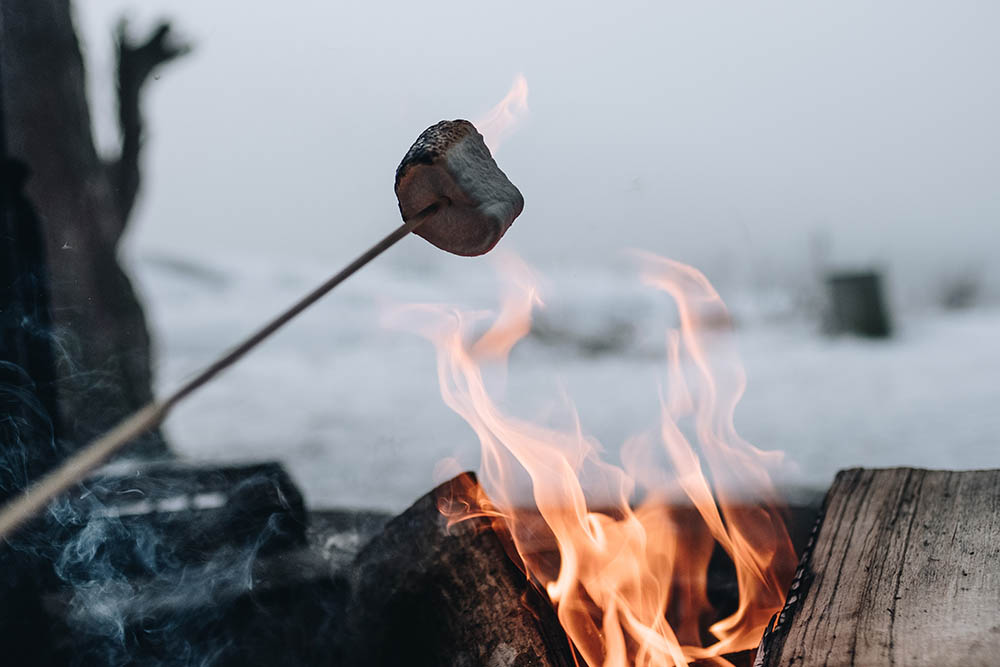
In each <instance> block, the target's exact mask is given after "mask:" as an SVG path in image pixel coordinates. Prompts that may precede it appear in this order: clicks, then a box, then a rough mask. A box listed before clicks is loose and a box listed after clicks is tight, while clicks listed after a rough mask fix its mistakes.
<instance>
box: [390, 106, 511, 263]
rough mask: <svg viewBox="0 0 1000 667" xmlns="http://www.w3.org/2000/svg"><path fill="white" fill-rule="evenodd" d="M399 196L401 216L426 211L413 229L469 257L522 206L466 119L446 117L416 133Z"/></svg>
mask: <svg viewBox="0 0 1000 667" xmlns="http://www.w3.org/2000/svg"><path fill="white" fill-rule="evenodd" d="M396 198H397V199H398V200H399V211H400V213H402V215H403V220H410V219H412V218H413V217H414V216H416V215H418V214H422V215H423V216H426V218H427V219H426V220H424V221H423V222H422V223H421V224H420V226H419V227H417V228H416V229H415V230H414V233H415V234H418V235H420V236H422V237H424V238H425V239H427V240H428V241H430V242H431V243H433V244H434V245H436V246H437V247H438V248H441V249H442V250H446V251H448V252H450V253H454V254H456V255H464V256H467V257H471V256H475V255H482V254H485V253H487V252H489V251H490V250H491V249H492V248H493V246H495V245H496V244H497V242H498V241H500V238H501V237H502V236H503V235H504V232H506V231H507V229H508V228H509V227H510V226H511V224H513V222H514V219H515V218H516V217H517V216H518V215H520V214H521V210H522V209H523V208H524V197H522V196H521V193H520V191H519V190H518V189H517V188H516V187H515V186H514V184H513V183H511V182H510V180H509V179H508V178H507V176H506V174H504V173H503V172H502V171H500V167H498V166H497V163H496V161H495V160H494V159H493V156H492V155H490V150H489V149H488V148H487V147H486V144H485V143H484V142H483V137H482V135H481V134H479V132H478V131H476V128H475V126H474V125H473V124H472V123H470V122H469V121H467V120H450V121H449V120H443V121H441V122H440V123H437V124H436V125H432V126H430V127H429V128H427V129H426V130H424V131H423V133H421V135H420V136H419V137H417V140H416V142H414V144H413V146H411V147H410V150H409V151H407V153H406V156H405V157H404V158H403V161H402V162H401V163H400V164H399V167H398V168H397V169H396ZM435 206H436V207H435Z"/></svg>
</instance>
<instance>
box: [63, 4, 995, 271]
mask: <svg viewBox="0 0 1000 667" xmlns="http://www.w3.org/2000/svg"><path fill="white" fill-rule="evenodd" d="M76 12H77V21H78V25H79V27H80V32H81V36H82V39H83V41H84V48H85V53H86V56H87V58H88V63H89V66H90V68H91V86H92V91H91V94H92V97H93V99H94V105H95V110H96V113H95V124H96V125H97V129H98V134H99V136H100V139H101V142H102V144H104V145H111V144H113V141H114V125H113V122H112V118H113V113H112V112H113V105H112V96H111V95H112V93H111V91H112V88H113V76H112V65H113V62H112V52H111V49H110V41H111V36H110V35H111V32H112V29H113V25H114V23H115V20H116V18H117V17H118V16H119V15H120V14H122V13H126V14H128V15H130V16H131V17H132V18H133V19H134V21H133V22H134V24H135V27H136V28H137V29H145V28H147V27H148V25H149V24H150V22H151V21H152V20H153V19H155V18H157V17H160V16H164V17H169V18H171V19H172V20H173V21H174V23H175V25H176V27H177V28H178V29H179V31H181V32H182V33H183V34H184V35H186V36H187V37H189V38H190V39H191V40H192V41H193V42H194V43H195V48H196V50H195V51H194V52H193V53H192V55H190V56H189V57H188V58H187V59H185V60H183V61H182V62H178V63H177V64H175V65H172V66H171V67H170V68H169V69H165V70H164V71H163V72H162V78H161V79H160V80H159V81H156V82H153V83H152V85H151V86H150V94H149V95H148V96H147V97H146V100H145V102H146V108H147V110H148V112H149V117H150V122H149V125H148V127H149V135H150V136H149V141H148V148H149V150H148V152H147V154H146V156H145V164H146V172H145V173H146V176H147V179H146V181H145V183H144V192H143V196H142V200H141V203H140V208H139V211H138V218H137V220H136V223H135V229H134V231H133V235H132V238H131V239H130V241H129V243H130V248H131V249H132V250H138V251H140V252H141V251H143V250H156V251H170V252H179V253H183V252H189V251H190V249H191V248H192V247H196V249H197V253H198V254H199V255H201V256H204V255H206V254H208V255H211V254H214V253H228V252H232V253H238V254H240V255H242V254H244V253H249V254H254V253H265V252H266V253H272V254H281V255H288V256H289V257H290V258H294V257H296V256H309V257H315V256H321V257H330V258H331V261H333V260H336V261H340V260H341V259H346V258H347V257H348V256H351V255H353V254H355V253H356V252H357V251H358V250H359V249H361V248H362V247H363V246H364V245H366V244H367V243H368V242H369V241H372V240H375V239H376V238H378V237H380V236H381V235H382V234H383V233H384V232H386V231H388V230H389V229H391V228H393V227H394V226H395V225H396V224H398V213H397V209H396V202H395V198H394V196H393V192H392V184H393V174H394V170H395V167H396V165H397V163H398V161H399V160H400V158H401V157H402V155H403V153H404V152H405V151H406V149H407V148H408V147H409V145H410V143H411V142H412V141H413V139H415V138H416V136H417V134H419V132H420V131H421V130H423V129H424V128H425V127H426V126H428V125H429V124H431V123H434V122H436V121H438V120H440V119H442V118H448V119H451V118H459V117H466V118H473V119H474V118H475V117H477V116H479V115H481V114H482V113H483V112H485V111H486V110H488V109H489V108H490V107H491V106H492V105H493V104H495V103H496V102H497V101H498V100H499V99H500V98H501V97H502V96H503V95H504V94H505V93H506V91H507V90H508V88H509V87H510V85H511V82H512V81H513V79H514V77H515V75H517V74H518V73H523V74H524V75H525V77H526V78H527V81H528V86H529V89H530V94H529V100H528V104H529V107H530V115H529V117H528V119H527V121H526V122H525V124H524V125H523V126H522V128H521V129H520V130H519V131H518V132H517V133H516V134H515V135H514V136H513V137H512V138H510V140H509V141H508V142H507V143H506V144H505V145H504V146H503V147H502V148H501V149H500V151H499V153H498V155H497V157H498V161H499V162H500V164H501V167H502V168H503V169H504V170H505V171H506V172H507V174H508V175H509V176H510V177H511V179H512V180H513V181H514V182H515V183H516V184H517V185H518V186H519V187H520V188H521V190H522V191H523V193H524V196H525V200H526V206H525V211H524V214H523V215H522V217H521V218H520V219H519V220H518V222H517V223H516V224H515V226H514V227H513V229H512V231H511V232H510V233H509V235H508V237H507V242H508V243H509V244H510V246H511V247H513V248H516V249H518V250H519V251H521V252H522V253H524V254H525V255H527V256H528V257H529V259H535V260H536V261H542V260H552V259H558V260H560V261H565V262H575V261H588V262H590V261H595V260H597V259H599V257H600V256H601V255H604V254H605V253H607V251H608V249H609V248H612V249H616V248H620V247H626V246H641V247H644V248H647V249H649V250H652V251H655V252H660V253H664V254H669V255H673V256H676V257H678V258H681V259H684V260H687V261H693V262H696V263H701V264H705V263H707V264H709V265H711V264H712V263H716V264H717V263H719V262H720V261H722V262H726V261H736V260H734V259H733V258H734V257H735V258H742V260H741V261H746V258H747V257H752V258H755V259H753V261H759V262H770V261H772V260H774V259H775V258H777V259H779V260H789V261H791V258H801V257H804V256H806V254H807V253H808V252H809V242H810V241H809V240H810V236H811V235H815V234H816V233H817V232H821V233H822V234H824V235H826V237H827V238H828V239H829V241H830V244H831V247H832V255H831V256H832V258H833V259H834V261H837V262H844V263H863V262H868V261H875V262H881V263H888V264H892V265H900V266H903V265H905V266H908V267H910V270H913V269H914V267H918V268H919V267H921V266H925V265H926V266H930V265H932V264H933V265H935V266H937V263H939V262H941V260H940V259H939V258H936V257H937V256H941V257H944V258H946V260H947V261H948V262H953V263H954V262H955V261H956V260H959V262H960V265H968V266H972V265H978V264H982V265H985V264H986V263H987V262H988V261H989V260H990V259H991V258H992V257H995V256H996V254H997V253H996V247H997V245H998V242H997V238H998V237H1000V234H998V231H997V230H998V228H1000V187H998V185H1000V130H998V119H1000V77H998V76H997V66H998V63H1000V39H998V37H997V35H998V32H997V28H998V26H1000V3H996V2H993V1H983V2H972V1H960V2H940V1H938V0H935V1H924V0H919V1H915V0H905V1H886V0H880V1H879V2H872V0H838V1H836V2H808V3H805V2H791V1H789V2H760V1H756V0H755V1H754V2H746V3H720V2H712V1H703V0H699V1H698V2H650V3H638V2H608V1H607V0H600V1H596V2H595V1H592V0H576V1H574V2H571V3H540V2H537V1H536V0H531V1H530V2H519V1H508V2H502V3H475V2H467V1H463V2H457V1H456V2H447V3H435V4H429V3H419V2H392V3H388V2H354V3H334V2H320V1H304V0H300V1H298V2H294V3H285V4H276V3H273V2H271V3H265V2H247V1H245V0H244V1H241V2H235V1H232V2H204V0H142V2H126V1H124V0H85V1H78V2H77V3H76ZM413 245H414V247H413V249H412V250H409V251H408V252H413V253H416V254H418V255H419V254H420V253H428V254H432V253H434V252H436V251H433V250H432V249H429V248H426V249H425V248H424V247H423V246H424V245H425V244H421V247H420V248H417V247H416V244H413ZM449 261H451V260H449ZM456 261H462V260H456ZM994 275H995V274H994Z"/></svg>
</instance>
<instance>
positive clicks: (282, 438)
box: [134, 239, 1000, 510]
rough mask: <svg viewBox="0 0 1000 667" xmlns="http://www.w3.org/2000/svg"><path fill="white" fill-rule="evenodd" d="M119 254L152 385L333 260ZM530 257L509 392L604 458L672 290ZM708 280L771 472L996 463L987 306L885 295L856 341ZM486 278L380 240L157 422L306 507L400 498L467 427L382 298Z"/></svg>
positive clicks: (255, 321) (991, 327)
mask: <svg viewBox="0 0 1000 667" xmlns="http://www.w3.org/2000/svg"><path fill="white" fill-rule="evenodd" d="M406 242H407V243H418V241H416V240H412V239H407V240H406ZM417 256H418V257H419V256H420V255H419V253H417ZM134 264H135V266H134V271H135V272H136V273H137V278H138V282H139V286H140V288H141V290H142V292H143V293H144V295H145V298H146V303H147V311H148V314H149V316H150V320H151V323H152V327H153V332H154V339H155V340H156V342H157V345H158V351H159V360H160V361H159V368H158V390H159V392H160V393H161V394H163V393H165V392H166V391H168V390H169V389H171V388H173V387H175V386H176V385H177V384H178V383H179V381H180V380H181V379H183V378H184V377H187V376H188V375H190V374H191V373H193V372H194V371H196V370H198V369H199V368H200V367H201V366H202V365H204V364H206V363H207V362H209V361H210V360H211V359H212V358H213V357H214V356H215V355H217V354H218V353H219V352H221V351H223V350H224V349H225V348H227V347H229V346H231V345H233V344H235V343H236V342H238V341H239V340H240V339H241V338H242V337H244V336H246V335H248V334H249V333H250V332H251V331H252V330H253V329H255V328H256V327H257V326H259V325H260V324H262V323H263V322H265V321H266V320H267V319H269V318H270V317H271V316H273V315H274V314H276V313H277V312H278V311H279V310H280V309H282V308H284V307H285V306H287V305H288V304H290V303H291V302H292V301H293V300H294V299H295V298H297V297H298V296H300V295H302V294H304V293H306V292H307V291H308V290H309V289H311V288H312V287H313V286H314V285H315V284H318V283H319V282H320V281H321V280H322V279H323V278H325V277H326V275H327V274H329V273H332V270H333V269H335V268H337V266H336V265H334V264H331V265H330V266H325V265H322V264H320V263H307V262H299V263H295V264H290V263H287V262H284V263H283V262H281V261H278V260H269V259H267V258H263V257H247V258H242V259H241V260H239V261H237V259H236V258H233V257H226V258H222V259H219V258H211V259H209V258H205V257H202V258H197V257H196V258H194V259H191V258H185V259H184V260H179V259H176V258H173V257H165V256H162V255H150V254H146V255H140V256H139V257H137V258H136V260H135V262H134ZM541 273H542V274H543V275H544V276H546V280H545V282H544V283H543V292H542V296H543V299H544V300H545V302H546V308H545V310H544V311H542V312H540V313H538V314H537V318H536V319H537V323H538V333H537V334H533V335H532V336H531V337H529V338H528V339H526V340H525V341H523V342H522V343H521V344H520V345H519V346H518V347H517V348H515V351H514V354H513V356H512V359H511V368H510V376H509V395H511V396H513V397H514V399H512V401H511V406H512V408H514V409H517V410H518V411H519V414H521V415H524V416H532V415H535V414H545V413H546V410H547V409H548V407H549V406H552V405H554V404H559V403H560V402H562V401H563V396H564V395H565V396H569V397H571V399H572V401H573V402H574V403H575V405H576V407H577V409H578V411H579V413H580V416H581V420H582V424H583V427H584V429H585V430H586V431H587V432H588V433H589V434H591V435H594V436H596V437H597V438H598V439H600V440H601V442H602V443H603V444H604V445H605V448H606V450H607V452H606V453H607V456H608V457H609V458H610V459H612V460H617V458H616V457H617V455H618V447H619V446H620V443H622V442H623V441H624V440H625V439H626V438H627V437H628V436H629V435H632V434H635V433H637V432H639V431H642V430H645V429H647V428H650V427H651V426H654V425H655V423H656V419H657V415H658V412H657V409H658V403H657V401H658V397H657V388H658V382H659V381H660V378H661V376H662V372H663V368H664V353H663V340H664V331H665V326H666V325H667V323H668V322H669V318H670V316H671V312H672V311H671V307H670V304H669V301H668V300H667V299H666V297H665V296H664V295H662V294H659V293H656V292H654V291H652V290H650V289H649V288H645V287H643V286H642V285H641V284H640V283H639V281H638V278H637V275H636V271H635V270H634V267H632V266H631V265H629V264H628V263H621V262H618V261H617V260H613V261H609V262H608V264H607V265H606V266H596V267H595V266H587V267H582V266H576V267H568V266H565V265H559V266H558V267H556V268H551V269H545V268H544V267H543V270H541ZM709 278H711V276H709ZM722 291H723V297H724V298H727V300H728V301H730V305H731V306H735V307H734V310H735V316H736V320H737V322H738V323H740V327H739V329H738V330H737V339H738V346H739V348H740V351H741V353H742V356H743V361H744V364H745V366H746V370H747V375H748V387H747V391H746V395H745V397H744V399H743V401H742V403H741V404H740V407H739V409H738V411H737V427H738V429H739V431H740V433H741V434H742V435H743V436H744V438H746V439H747V440H749V441H750V442H752V443H754V444H755V445H757V446H758V447H760V448H762V449H771V450H783V451H784V452H786V454H787V458H788V460H789V461H790V462H791V463H792V464H793V468H791V469H790V470H789V471H786V472H784V473H783V476H782V478H781V481H782V483H783V484H784V485H786V486H788V487H796V486H805V487H811V488H818V489H821V488H824V487H825V486H826V485H827V484H828V483H829V481H830V479H831V478H832V476H833V474H834V473H835V472H836V471H837V470H838V469H841V468H845V467H850V466H897V465H912V466H922V467H930V468H965V469H972V468H986V467H998V466H1000V447H998V442H997V434H1000V409H998V408H997V398H998V396H1000V392H998V391H997V389H998V380H997V378H1000V353H998V351H997V341H998V339H1000V336H998V334H1000V309H998V308H996V307H981V308H979V309H973V310H966V311H958V312H947V313H946V312H944V311H931V310H923V311H905V312H897V313H895V316H896V324H897V327H898V333H897V335H896V336H895V337H894V338H893V339H891V340H888V341H864V340H859V339H853V338H828V337H825V336H822V335H820V334H819V333H818V332H817V329H816V327H815V326H814V325H813V324H811V323H810V322H809V320H808V318H806V317H795V316H790V315H789V313H788V312H787V304H789V303H792V300H791V299H782V298H775V297H774V295H763V294H753V293H745V292H740V291H739V290H733V291H732V293H731V294H727V293H726V291H725V290H722ZM497 294H498V289H497V281H496V279H495V276H494V272H493V271H492V270H490V267H489V266H488V262H486V261H484V260H471V261H470V260H460V261H455V260H454V259H453V258H447V259H446V260H442V261H441V262H440V263H435V262H423V263H421V262H420V261H412V260H411V259H408V258H407V255H404V254H402V252H401V251H399V250H398V249H394V250H392V251H390V253H389V256H388V257H387V258H384V259H380V260H379V261H378V262H375V263H373V264H372V265H371V266H370V267H367V268H366V269H365V270H364V271H363V272H361V273H360V274H358V275H357V276H355V277H354V278H352V279H351V280H350V281H348V282H347V283H345V284H344V285H343V286H342V287H341V288H339V289H338V290H337V291H336V292H334V293H333V294H332V295H330V296H329V297H327V298H326V299H324V300H323V301H321V302H320V303H318V304H317V305H316V306H315V307H314V308H313V309H311V310H310V311H307V312H306V313H305V314H303V315H302V316H301V317H300V318H298V319H297V320H296V321H295V322H293V323H292V324H291V325H289V326H288V327H287V328H286V329H285V330H282V331H281V332H279V333H278V334H277V335H276V336H275V337H274V339H272V340H270V341H268V342H267V343H266V344H265V345H264V346H263V347H262V348H261V349H259V350H257V351H256V352H254V353H253V354H252V355H251V356H250V357H248V358H247V359H245V360H244V361H243V362H241V363H240V364H239V365H237V366H236V367H234V368H233V369H231V370H230V371H228V372H227V373H225V374H224V375H222V376H221V377H220V378H218V379H217V380H216V381H215V382H214V383H213V384H211V385H210V386H208V387H206V388H204V389H202V390H201V391H200V392H198V393H197V394H195V395H194V396H192V397H191V398H190V399H189V400H188V401H186V402H185V403H183V404H182V405H181V406H179V407H178V408H177V409H176V411H175V412H174V414H173V415H172V416H171V417H170V418H169V420H168V422H167V425H166V430H167V434H168V436H169V437H170V438H171V441H172V443H173V445H174V447H175V448H176V450H177V451H178V452H179V453H181V454H182V455H184V456H185V457H188V458H191V459H195V460H204V461H248V460H263V459H277V460H280V461H282V462H283V463H284V464H285V465H286V466H287V467H288V469H289V471H290V472H291V473H292V475H293V477H294V478H295V479H296V481H297V482H298V483H299V484H300V485H301V486H302V488H303V490H304V492H305V494H306V497H307V501H308V502H309V503H310V504H311V505H312V506H314V507H329V506H342V507H373V508H381V509H388V510H400V509H402V508H403V507H405V506H407V505H408V504H409V503H410V502H412V501H413V500H414V499H415V498H416V497H418V496H419V495H420V494H422V493H424V492H425V491H426V490H427V489H428V488H430V486H431V485H432V484H433V483H434V481H435V479H434V467H435V464H437V463H438V462H439V461H440V460H442V459H444V458H446V457H454V458H457V459H458V461H459V463H460V465H462V466H464V467H467V468H475V467H477V465H478V443H477V441H476V438H475V435H474V434H473V432H472V430H471V429H470V428H469V427H468V426H466V425H465V423H464V422H463V421H461V419H460V418H458V417H457V416H456V415H454V414H453V413H451V412H450V411H449V410H448V408H447V407H446V406H445V405H444V404H443V403H442V401H441V399H440V396H439V393H438V388H437V380H436V376H435V360H434V351H433V349H432V347H431V346H430V345H429V344H428V343H426V342H425V341H423V340H422V339H420V338H419V337H417V336H416V335H412V334H408V333H405V332H402V331H397V330H390V329H386V328H384V327H383V326H382V325H381V320H382V316H383V314H384V312H385V310H386V308H388V307H390V306H391V305H392V304H400V303H407V302H412V301H423V302H426V301H431V302H437V303H441V302H443V303H456V304H460V305H461V306H463V307H472V308H493V307H495V306H496V303H497ZM776 303H777V304H779V305H777V306H776V305H774V304H776ZM781 304H784V305H781Z"/></svg>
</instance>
